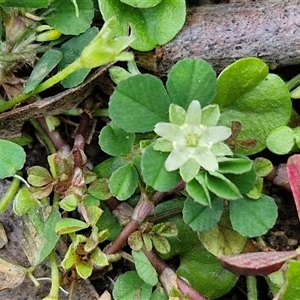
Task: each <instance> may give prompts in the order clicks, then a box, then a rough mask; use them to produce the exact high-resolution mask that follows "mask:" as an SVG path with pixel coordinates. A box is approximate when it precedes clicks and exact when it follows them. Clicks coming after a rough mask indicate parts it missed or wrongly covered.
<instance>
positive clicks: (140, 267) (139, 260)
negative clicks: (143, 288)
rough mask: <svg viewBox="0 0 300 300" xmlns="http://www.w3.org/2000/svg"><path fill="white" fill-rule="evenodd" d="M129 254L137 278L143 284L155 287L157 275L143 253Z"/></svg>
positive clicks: (132, 252) (133, 252) (134, 252)
mask: <svg viewBox="0 0 300 300" xmlns="http://www.w3.org/2000/svg"><path fill="white" fill-rule="evenodd" d="M131 254H132V257H133V259H134V265H135V268H136V271H137V273H138V274H139V276H140V277H141V278H142V279H143V280H144V282H145V283H147V284H149V285H151V286H154V285H156V284H157V281H158V278H157V273H156V271H155V269H154V267H153V266H152V265H151V263H150V261H149V259H148V258H147V256H146V255H145V254H144V253H143V251H141V250H139V251H131Z"/></svg>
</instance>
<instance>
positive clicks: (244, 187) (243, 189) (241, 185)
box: [226, 166, 257, 194]
mask: <svg viewBox="0 0 300 300" xmlns="http://www.w3.org/2000/svg"><path fill="white" fill-rule="evenodd" d="M226 178H228V179H229V180H230V181H231V182H232V183H233V184H234V185H235V186H236V187H237V188H238V189H239V191H240V193H241V194H246V193H248V192H249V191H250V190H251V189H252V188H253V187H254V185H255V182H256V178H257V174H256V171H255V168H254V166H253V167H252V169H251V170H250V171H249V172H246V173H242V174H226Z"/></svg>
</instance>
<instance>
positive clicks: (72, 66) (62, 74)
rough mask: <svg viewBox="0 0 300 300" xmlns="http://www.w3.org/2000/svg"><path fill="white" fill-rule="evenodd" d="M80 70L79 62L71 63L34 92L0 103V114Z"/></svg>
mask: <svg viewBox="0 0 300 300" xmlns="http://www.w3.org/2000/svg"><path fill="white" fill-rule="evenodd" d="M80 68H82V65H81V63H80V60H79V59H77V60H75V61H74V62H73V63H71V64H70V65H68V66H67V67H66V68H64V69H63V70H61V71H60V72H58V73H57V74H55V75H54V76H52V77H51V78H49V79H48V80H46V81H45V82H43V83H41V84H40V85H38V86H37V87H36V89H35V90H34V91H32V92H30V93H27V94H20V95H18V96H16V97H14V98H12V99H10V100H9V101H7V102H2V103H1V106H0V112H4V111H6V110H8V109H11V108H13V107H14V106H15V105H17V104H20V103H22V102H23V101H25V100H26V99H28V98H29V97H31V96H33V95H36V94H38V93H40V92H42V91H44V90H46V89H48V88H50V87H51V86H53V85H55V84H56V83H58V82H60V81H62V80H63V79H65V78H66V77H67V76H69V75H70V74H72V73H74V72H75V71H77V70H79V69H80Z"/></svg>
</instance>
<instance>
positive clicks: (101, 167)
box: [93, 157, 128, 178]
mask: <svg viewBox="0 0 300 300" xmlns="http://www.w3.org/2000/svg"><path fill="white" fill-rule="evenodd" d="M127 163H128V162H127V160H125V159H123V158H121V157H110V158H108V159H106V160H105V161H103V162H101V163H100V164H98V165H97V166H96V167H95V168H94V169H93V172H94V173H95V174H96V175H97V177H103V178H109V177H110V176H111V174H112V173H113V172H114V171H116V170H118V169H119V168H120V167H122V166H125V165H127Z"/></svg>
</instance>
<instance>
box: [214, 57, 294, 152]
mask: <svg viewBox="0 0 300 300" xmlns="http://www.w3.org/2000/svg"><path fill="white" fill-rule="evenodd" d="M214 103H216V104H219V106H220V109H221V112H222V113H221V117H220V120H219V125H225V126H227V127H230V125H231V122H232V121H238V122H240V123H241V124H242V128H241V132H240V133H239V135H238V140H249V139H253V138H255V139H256V141H257V144H256V146H255V147H254V148H251V149H243V148H241V147H238V146H237V147H236V150H235V151H236V152H238V153H242V154H246V155H249V154H253V153H257V152H259V151H261V150H263V149H264V148H265V147H266V142H265V140H266V137H267V136H268V134H269V133H270V132H271V131H272V130H273V129H274V128H276V127H278V126H281V125H286V124H287V122H288V121H289V119H290V116H291V111H292V105H291V99H290V96H289V91H288V89H287V86H286V84H285V82H284V81H283V80H282V79H280V78H279V77H278V76H277V75H274V74H269V75H268V66H267V65H266V64H265V63H264V62H263V61H262V60H260V59H258V58H255V57H248V58H242V59H240V60H238V61H236V62H234V63H233V64H231V65H230V66H228V67H227V68H225V69H224V70H223V72H221V74H220V75H219V77H218V87H217V96H216V98H215V100H214Z"/></svg>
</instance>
